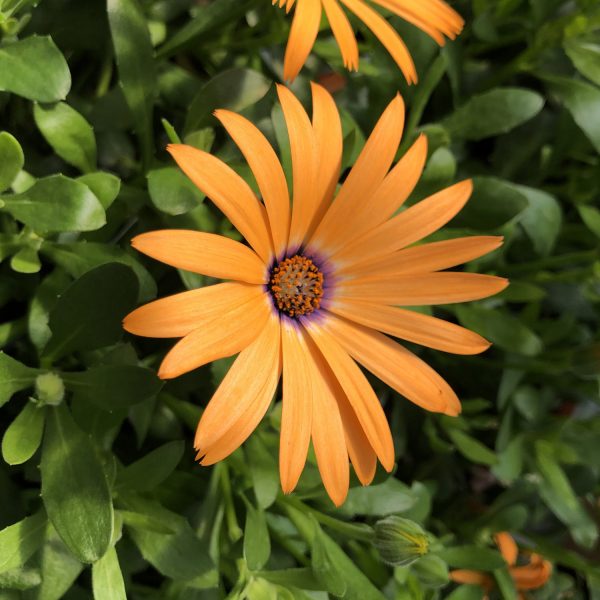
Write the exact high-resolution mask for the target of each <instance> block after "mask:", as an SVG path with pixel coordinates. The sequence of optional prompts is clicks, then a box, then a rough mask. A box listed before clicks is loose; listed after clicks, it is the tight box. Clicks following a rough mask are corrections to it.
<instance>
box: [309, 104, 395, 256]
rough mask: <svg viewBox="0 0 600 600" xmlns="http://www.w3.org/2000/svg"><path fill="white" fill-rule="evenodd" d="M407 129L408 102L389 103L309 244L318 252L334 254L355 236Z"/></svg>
mask: <svg viewBox="0 0 600 600" xmlns="http://www.w3.org/2000/svg"><path fill="white" fill-rule="evenodd" d="M403 127H404V101H403V100H402V98H401V97H400V96H399V95H396V97H395V98H394V99H393V100H392V101H391V102H390V103H389V105H388V106H387V108H386V109H385V111H384V112H383V114H382V115H381V117H380V118H379V121H378V122H377V124H376V125H375V128H374V129H373V131H372V133H371V135H370V136H369V139H368V140H367V142H366V144H365V146H364V148H363V149H362V151H361V153H360V155H359V157H358V158H357V159H356V162H355V163H354V167H352V170H351V171H350V173H349V174H348V177H347V178H346V180H345V181H344V184H343V185H342V187H341V189H340V191H339V193H338V195H337V198H336V199H335V200H334V202H333V204H332V205H331V207H330V208H329V210H328V211H327V213H326V214H325V216H324V217H323V220H322V221H321V223H320V224H319V226H318V227H317V230H316V232H315V234H314V235H313V237H312V239H311V241H310V242H309V244H310V246H311V247H315V249H317V250H326V251H327V252H328V253H331V252H333V251H334V250H335V249H336V248H339V247H340V246H342V245H343V244H344V242H345V241H347V240H348V238H350V237H352V236H353V235H354V225H355V223H360V216H361V215H362V209H363V206H364V205H368V198H369V197H370V196H371V195H372V193H373V190H376V189H377V188H378V187H379V185H380V184H381V182H382V181H383V179H384V177H385V175H386V174H387V172H388V170H389V168H390V165H391V164H392V161H393V160H394V156H395V154H396V150H397V149H398V144H399V143H400V138H401V137H402V130H403Z"/></svg>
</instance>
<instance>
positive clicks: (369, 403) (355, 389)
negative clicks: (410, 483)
mask: <svg viewBox="0 0 600 600" xmlns="http://www.w3.org/2000/svg"><path fill="white" fill-rule="evenodd" d="M331 318H332V319H333V318H334V317H333V315H331ZM330 320H331V319H330V318H329V316H328V318H327V321H330ZM307 331H308V333H309V334H310V336H311V338H312V339H313V341H314V342H315V343H316V345H317V346H318V348H319V350H320V351H321V353H322V354H323V356H324V358H325V360H326V361H327V363H328V364H329V367H330V368H331V370H332V372H333V374H334V375H335V377H336V379H337V380H338V382H339V384H340V386H341V388H342V389H343V390H344V393H345V394H346V396H347V398H348V401H349V402H350V405H351V406H352V408H353V410H354V412H355V414H356V416H357V418H358V420H359V422H360V424H361V426H362V428H363V430H364V432H365V435H366V437H367V439H368V440H369V443H370V444H371V447H372V448H373V450H374V451H375V453H376V454H377V457H378V458H379V460H380V461H381V464H382V465H383V466H384V468H385V469H386V470H387V471H391V470H392V468H393V466H394V442H393V440H392V434H391V432H390V427H389V425H388V422H387V420H386V418H385V414H384V412H383V408H382V407H381V404H380V402H379V399H378V398H377V396H376V395H375V392H374V391H373V388H372V387H371V386H370V384H369V382H368V381H367V378H366V377H365V376H364V375H363V373H362V371H361V370H360V369H359V367H358V366H357V364H356V363H355V362H354V361H353V360H352V359H351V358H350V356H348V353H347V352H346V351H345V350H344V349H343V348H342V346H340V344H339V343H338V341H336V337H337V332H335V333H334V335H331V334H330V333H329V332H328V331H326V330H324V329H323V328H322V327H321V326H320V325H318V324H317V323H316V322H315V321H312V322H310V323H309V324H308V326H307ZM315 420H318V419H313V422H314V421H315Z"/></svg>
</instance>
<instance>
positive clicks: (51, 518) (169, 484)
mask: <svg viewBox="0 0 600 600" xmlns="http://www.w3.org/2000/svg"><path fill="white" fill-rule="evenodd" d="M451 4H452V5H453V6H454V7H455V8H456V9H457V10H458V11H459V12H460V13H461V14H462V15H463V16H464V17H465V20H466V27H465V30H464V31H463V33H462V34H461V35H460V36H459V37H458V39H457V40H455V41H453V42H449V43H448V44H447V45H446V46H445V47H444V48H443V49H439V48H438V46H437V45H436V44H434V43H433V42H432V41H431V40H430V39H429V38H428V37H427V36H426V35H425V34H423V33H421V32H419V31H417V30H416V29H415V28H414V27H412V26H410V25H408V24H406V23H405V22H404V21H402V20H401V19H400V18H398V17H396V16H393V15H392V14H391V13H385V16H386V18H388V19H389V22H390V23H391V24H392V25H393V26H394V27H395V28H397V30H398V31H399V32H400V33H401V35H402V37H403V39H404V41H405V42H406V44H407V46H408V48H409V49H410V51H411V53H412V54H413V56H414V59H415V63H416V65H417V69H418V71H419V77H420V83H419V84H418V85H416V86H411V87H408V86H406V85H405V82H404V81H403V79H402V77H401V75H400V73H399V72H398V70H397V68H396V67H395V65H394V63H393V62H392V61H391V59H390V58H389V56H388V55H387V53H386V52H385V51H384V50H383V49H382V47H381V45H380V44H379V43H378V42H377V41H376V40H375V39H374V37H373V36H371V34H370V33H369V32H368V31H367V30H366V29H365V28H362V27H361V25H360V24H359V23H358V22H356V21H353V26H356V27H358V28H359V29H360V31H361V34H362V35H361V40H360V53H361V63H360V69H359V71H358V72H356V73H348V72H346V71H345V70H344V68H343V63H342V59H341V57H340V55H339V53H338V51H337V47H336V44H335V42H334V39H333V36H332V32H331V30H330V29H329V26H328V25H327V22H326V20H323V22H322V26H321V31H320V33H319V38H318V41H317V44H316V45H315V48H314V50H313V52H312V54H311V56H310V58H309V60H308V61H307V64H306V66H305V68H304V69H303V70H302V72H301V74H300V76H299V77H298V79H297V80H296V81H295V82H294V84H293V85H292V89H293V91H294V92H295V93H296V94H297V96H298V97H299V99H300V100H301V101H302V102H303V104H304V106H305V107H307V108H309V107H310V89H309V81H320V82H321V83H324V84H327V82H328V81H331V78H330V76H331V74H332V73H333V74H334V75H336V76H338V77H341V79H340V80H339V81H340V87H339V89H338V90H337V91H336V92H335V95H334V98H335V101H336V104H337V106H338V108H339V109H340V112H341V115H342V121H343V134H344V145H345V147H344V154H343V159H342V163H343V169H344V170H346V169H348V168H349V167H351V166H352V164H353V163H354V161H355V160H356V158H357V156H358V155H359V153H360V150H361V148H362V146H363V144H364V140H365V138H366V137H367V136H368V134H369V132H370V130H371V129H372V127H373V125H374V124H375V122H376V120H377V118H378V116H379V115H380V113H381V111H382V109H383V108H384V107H385V106H386V105H387V103H388V102H389V101H390V100H391V98H392V97H393V95H394V94H395V93H396V92H397V91H399V92H400V93H401V94H402V96H403V98H404V100H405V103H406V108H407V114H406V124H405V132H404V138H403V141H402V145H401V149H400V152H399V154H398V157H397V158H399V157H400V156H401V154H402V153H403V152H405V151H406V149H407V148H408V147H409V146H410V144H411V143H412V142H413V141H414V139H416V136H417V135H418V134H420V133H425V134H426V135H427V139H428V156H427V162H426V165H425V169H424V172H423V176H422V178H421V180H420V182H419V183H418V185H417V187H416V189H415V191H414V193H413V194H412V196H411V198H409V200H408V204H409V205H411V204H413V203H414V202H416V201H418V200H420V199H422V198H424V197H426V196H427V195H429V194H432V193H434V192H436V191H438V190H440V189H442V188H443V187H445V186H447V185H450V184H452V183H455V182H457V181H460V180H464V179H467V178H472V179H473V182H474V192H473V195H472V198H471V199H470V200H469V202H468V203H467V205H466V207H465V209H464V210H463V211H462V212H461V213H460V214H459V215H457V216H456V217H455V218H454V219H453V220H452V221H451V222H450V223H449V225H448V226H447V227H446V228H445V229H444V230H442V231H441V232H438V233H436V234H435V235H434V236H432V240H442V239H449V238H454V237H459V236H462V235H501V236H503V237H504V244H503V246H502V247H501V248H499V249H498V250H496V251H495V252H493V253H492V254H490V255H488V256H485V257H483V258H481V259H478V260H476V261H473V262H471V263H469V264H468V265H467V266H466V267H465V269H466V270H467V271H471V272H482V273H492V274H497V275H501V276H505V277H508V278H510V280H511V285H510V287H509V288H508V289H507V290H505V291H504V292H502V293H501V294H499V295H497V296H495V297H493V298H490V299H487V300H483V301H480V302H476V303H471V304H462V305H448V306H443V307H435V308H433V309H432V310H431V313H432V314H434V315H435V316H439V317H442V318H445V319H448V320H451V321H454V322H456V323H459V324H461V325H463V326H465V327H468V328H470V329H472V330H474V331H476V332H478V333H480V334H481V335H483V336H484V337H486V338H487V339H488V340H489V341H490V342H492V343H493V346H492V347H491V348H490V350H488V351H487V352H486V353H485V354H482V355H479V356H454V355H450V354H446V353H442V352H437V351H433V350H429V349H425V348H414V349H413V350H414V351H415V352H416V353H417V354H418V355H419V356H420V357H422V358H423V359H424V360H425V361H426V362H427V363H429V364H431V366H432V367H433V368H435V369H436V370H437V371H438V372H439V373H440V374H441V375H442V376H443V377H444V378H445V379H446V380H447V381H448V382H449V383H450V385H451V386H452V387H453V388H454V389H455V390H456V392H457V394H458V396H459V398H460V399H461V401H462V405H463V412H462V414H461V415H460V417H458V418H450V417H446V416H442V415H435V414H427V413H425V412H423V411H422V410H420V409H416V408H415V407H413V406H411V405H410V404H409V403H408V402H407V401H406V400H405V399H403V398H401V397H399V396H398V395H397V394H395V393H393V392H392V391H391V390H390V389H389V388H388V387H386V386H385V385H384V384H382V383H381V382H377V381H375V380H374V379H373V380H372V382H373V385H374V386H375V391H376V393H377V395H378V397H379V398H380V399H381V401H382V404H383V406H384V409H385V411H386V414H387V416H388V418H389V421H390V424H391V427H392V431H393V435H394V441H395V447H396V453H397V455H396V459H397V460H396V463H397V468H396V470H395V472H393V473H391V474H387V473H384V472H383V470H382V469H380V470H378V471H377V473H376V475H375V479H374V482H373V483H372V484H371V485H370V486H368V487H362V486H360V485H359V483H358V482H357V481H356V480H355V479H354V478H353V479H352V481H351V489H350V492H349V494H348V498H347V500H346V502H345V503H344V505H343V506H341V507H340V508H338V509H336V508H334V507H333V505H332V504H331V502H330V501H329V500H328V498H327V496H326V494H325V492H324V491H323V488H322V484H321V482H320V476H319V472H318V468H317V465H316V461H315V457H314V455H313V453H312V452H311V453H310V454H309V458H308V463H307V467H306V469H305V472H304V473H303V475H302V477H301V479H300V482H299V485H298V488H297V490H296V492H294V493H293V494H292V495H291V496H284V495H283V494H282V493H281V491H280V484H279V476H278V448H279V445H278V444H279V442H278V433H279V427H280V409H281V407H280V404H279V400H280V398H281V395H280V392H278V396H277V398H276V404H275V405H274V407H272V409H271V410H270V412H269V413H268V415H267V417H266V418H265V420H264V421H263V422H262V423H261V424H260V425H259V427H258V429H257V431H256V432H254V434H253V435H252V436H250V438H249V439H248V440H247V441H246V442H245V443H244V445H243V447H242V448H241V449H240V450H238V451H236V452H235V453H234V454H233V455H231V456H230V457H229V458H228V459H226V460H225V461H223V462H221V463H219V464H217V465H215V466H214V467H211V468H205V467H201V466H199V465H198V464H197V463H196V462H194V456H195V454H194V450H193V448H192V445H193V443H192V442H193V436H194V429H195V427H196V424H197V421H198V418H199V417H200V415H201V413H202V410H203V408H204V407H205V406H206V403H207V402H208V400H209V399H210V397H211V395H212V393H213V392H214V390H215V389H216V386H217V385H218V383H219V381H221V379H222V377H223V376H224V373H225V372H226V370H227V369H228V367H229V365H230V361H229V360H224V361H220V362H218V363H217V364H215V365H213V366H212V367H206V368H202V369H200V370H198V371H196V372H194V373H192V374H190V375H187V376H185V377H181V378H178V379H177V380H173V381H168V382H161V381H160V380H159V379H158V378H157V376H156V372H157V368H158V365H159V364H160V361H161V359H162V357H163V356H164V354H165V352H166V351H167V349H168V348H169V347H170V345H171V343H172V340H156V339H144V338H136V337H133V336H130V335H129V334H126V333H125V332H124V331H123V329H122V319H123V317H124V316H125V315H126V314H127V313H128V312H129V311H130V310H132V309H133V308H135V307H136V306H138V305H139V304H141V303H144V302H147V301H150V300H152V299H153V298H155V297H156V296H157V295H159V296H160V297H162V296H167V295H169V294H173V293H177V292H181V291H184V289H186V288H188V289H192V288H194V287H198V286H201V285H206V284H211V283H213V280H212V279H210V278H206V277H202V276H196V275H195V274H192V273H187V272H183V271H180V272H177V271H176V270H174V269H167V268H165V267H164V265H161V264H159V263H157V262H155V261H151V260H149V259H147V258H146V257H144V256H142V255H141V254H139V253H137V252H135V251H134V250H132V249H131V247H130V244H129V242H130V240H131V238H133V237H134V236H136V235H138V234H140V233H143V232H146V231H151V230H157V229H164V228H183V229H197V230H202V231H207V232H214V233H219V234H224V235H227V236H230V237H234V238H238V239H239V236H238V234H237V232H235V231H234V230H233V228H232V227H231V224H230V223H229V222H228V221H227V220H226V219H225V218H224V217H223V215H222V214H221V213H220V212H219V211H218V210H217V209H216V208H215V206H214V205H213V204H212V202H211V201H210V198H205V197H204V195H203V194H202V193H201V192H200V191H199V190H198V189H197V188H196V187H195V186H194V185H193V184H192V183H191V182H190V181H189V179H188V178H187V177H185V176H184V175H183V174H182V173H181V171H180V170H179V169H178V168H177V167H176V166H175V164H174V162H173V160H172V159H171V157H170V156H169V155H168V153H166V152H165V147H166V145H167V143H169V142H171V143H179V142H183V143H187V144H190V145H193V146H195V147H197V148H199V149H201V150H204V151H207V152H211V153H213V154H215V155H216V156H218V157H219V158H221V159H223V160H224V161H226V162H227V163H228V164H229V165H231V166H232V168H234V170H236V171H237V172H238V173H239V174H240V175H241V176H242V177H243V178H244V179H245V180H246V181H247V183H248V184H249V185H250V186H251V187H252V188H253V189H254V190H256V191H257V186H256V182H255V180H254V178H253V176H252V174H251V173H250V171H249V169H248V167H247V165H246V163H245V162H244V161H243V160H242V156H241V154H240V152H239V150H238V149H237V147H236V146H235V144H233V143H232V142H231V140H230V139H229V138H228V136H227V135H225V133H224V131H223V129H222V127H221V126H220V125H219V123H218V121H217V120H216V119H215V118H214V116H213V114H212V113H213V111H214V110H215V109H218V108H226V109H229V110H233V111H236V112H241V113H242V114H244V115H245V116H246V117H248V118H249V119H250V120H251V121H252V122H253V123H256V124H257V125H258V127H259V128H260V129H261V130H262V131H263V132H264V133H265V135H266V136H267V137H268V139H269V140H270V141H271V142H272V144H273V145H274V147H275V148H276V150H277V151H278V153H279V155H280V156H281V157H282V162H283V166H284V170H285V172H286V176H287V177H288V181H289V182H290V183H291V157H290V146H289V140H288V134H287V131H286V128H285V125H284V121H283V115H282V111H281V108H280V107H279V105H278V104H277V102H276V94H275V92H274V83H276V82H281V76H282V58H283V49H284V44H285V42H286V40H287V36H288V33H289V24H290V22H291V15H288V16H286V15H285V11H284V10H280V9H278V8H277V7H272V6H271V3H270V2H265V1H264V0H260V1H259V0H243V1H240V0H210V1H209V2H196V1H195V0H172V1H171V0H170V1H164V0H108V2H104V1H102V0H90V1H89V2H88V1H86V2H81V1H80V2H77V1H76V0H0V121H1V123H2V127H1V129H2V131H0V273H1V276H0V314H1V315H2V317H1V319H0V435H1V436H2V448H1V449H2V460H1V461H0V598H2V599H4V598H6V599H7V600H13V599H15V600H17V599H20V598H24V599H25V600H59V599H60V598H63V597H64V598H66V599H67V600H69V599H72V600H76V599H77V598H94V599H95V600H123V599H125V598H131V599H132V600H222V599H225V598H227V600H244V599H248V600H262V599H263V598H264V599H269V600H275V599H279V598H281V599H283V600H325V599H326V598H328V597H341V598H345V599H349V600H352V599H356V600H371V599H373V600H381V599H383V598H389V599H392V598H394V599H400V600H442V599H448V600H481V598H483V595H484V592H483V590H482V589H481V588H480V587H478V586H472V585H457V584H455V583H453V582H452V581H451V571H452V570H453V569H473V570H481V571H484V572H486V573H487V574H488V575H489V576H490V578H492V579H493V580H494V581H495V585H496V589H495V590H494V591H493V594H496V596H492V597H494V598H495V597H498V598H504V599H505V600H512V599H514V598H516V597H517V596H516V593H517V590H515V588H514V584H513V581H512V579H511V577H510V574H509V571H508V569H507V567H506V564H505V562H504V560H503V558H502V556H501V555H500V553H499V551H498V550H497V548H496V547H495V545H494V543H493V537H492V536H493V534H495V533H497V532H499V531H507V530H508V531H510V532H512V533H513V534H514V535H515V537H516V539H517V541H518V543H519V545H520V547H521V548H522V549H523V550H524V551H536V552H539V553H541V554H542V555H543V556H544V557H545V558H547V559H548V560H550V561H551V562H552V563H553V565H554V571H553V575H552V578H551V579H550V581H549V582H548V584H547V586H545V587H544V588H543V589H541V590H537V591H535V592H531V595H530V597H531V598H532V599H533V598H537V599H538V600H551V599H552V600H553V599H554V598H563V597H564V598H574V599H576V600H579V599H583V598H588V597H589V598H592V599H597V598H600V569H599V568H598V543H599V542H598V523H599V522H600V520H599V519H600V514H599V506H600V504H599V497H600V469H599V467H598V461H597V457H598V455H599V454H600V396H599V390H600V337H599V333H598V332H599V331H600V327H599V325H600V316H599V315H600V313H599V310H598V306H599V304H600V204H599V201H598V199H599V198H600V154H599V153H600V11H599V9H598V6H597V4H598V3H597V2H596V1H595V0H573V1H567V0H531V1H529V2H525V1H522V0H521V1H519V0H456V1H454V2H451ZM365 200H367V199H365ZM223 418H224V419H226V418H227V415H224V416H223ZM390 523H392V524H393V525H394V527H396V529H394V530H393V531H391V530H390V531H391V534H390V536H388V537H389V539H388V537H386V536H385V535H384V536H383V537H384V542H385V544H384V545H385V550H386V552H387V551H389V553H388V554H386V556H388V559H387V560H388V562H394V564H395V565H396V566H395V567H394V566H391V565H389V564H386V562H384V561H382V556H383V554H379V553H378V551H377V548H376V547H375V545H374V540H375V536H376V533H377V531H378V529H379V530H380V529H381V527H383V526H385V525H386V524H390ZM382 524H383V525H382ZM385 533H386V534H387V533H390V532H389V531H387V530H386V532H385ZM392 534H393V535H392ZM380 535H381V531H380ZM399 535H404V537H402V547H399V545H398V540H399V539H400V538H398V536H399ZM415 535H418V536H423V539H421V538H419V540H420V541H421V542H423V544H422V545H418V544H416V545H415ZM394 536H395V537H394ZM407 536H408V537H407ZM411 536H412V537H411ZM423 540H425V542H424V541H423ZM380 541H381V540H380ZM381 548H383V546H382V545H380V550H381ZM424 549H425V550H424ZM422 550H424V551H423V552H421V551H422ZM394 552H395V554H394ZM425 552H426V553H425ZM392 554H393V556H395V557H396V559H397V560H395V561H393V560H391V559H390V558H389V556H392Z"/></svg>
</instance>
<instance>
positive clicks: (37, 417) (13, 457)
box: [2, 401, 45, 465]
mask: <svg viewBox="0 0 600 600" xmlns="http://www.w3.org/2000/svg"><path fill="white" fill-rule="evenodd" d="M44 416H45V411H44V409H43V408H41V407H39V406H37V405H36V404H35V403H33V402H31V401H29V402H27V404H25V406H24V407H23V410H22V411H21V412H20V413H19V414H18V415H17V417H16V418H15V420H14V421H13V422H12V423H11V424H10V425H9V426H8V429H7V430H6V432H5V433H4V437H3V438H2V457H3V458H4V460H5V461H6V462H7V463H8V464H9V465H20V464H22V463H24V462H26V461H28V460H29V459H30V458H31V457H32V456H33V455H34V454H35V451H36V450H37V449H38V448H39V446H40V443H41V442H42V434H43V432H44Z"/></svg>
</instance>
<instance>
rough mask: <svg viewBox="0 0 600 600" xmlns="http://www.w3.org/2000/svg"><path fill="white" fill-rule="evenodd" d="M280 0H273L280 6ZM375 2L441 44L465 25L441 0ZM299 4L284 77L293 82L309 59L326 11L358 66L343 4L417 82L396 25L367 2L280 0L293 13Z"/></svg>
mask: <svg viewBox="0 0 600 600" xmlns="http://www.w3.org/2000/svg"><path fill="white" fill-rule="evenodd" d="M277 1H278V0H272V3H273V4H276V3H277ZM373 3H375V4H379V6H381V7H383V8H385V9H387V10H389V11H390V12H392V13H394V14H396V15H398V16H399V17H401V18H402V19H404V20H405V21H407V22H409V23H412V24H413V25H415V26H416V27H418V28H419V29H421V30H422V31H424V32H425V33H426V34H428V35H429V36H431V37H432V38H433V39H434V40H435V41H436V42H437V43H438V44H439V45H440V46H443V45H444V43H445V37H444V36H446V37H448V38H450V39H454V38H455V37H456V36H457V35H458V34H459V33H460V32H461V31H462V28H463V25H464V21H463V19H462V17H461V16H460V15H459V14H458V13H457V12H456V11H454V10H453V9H452V8H450V7H449V6H448V5H447V4H446V3H445V2H443V1H442V0H373ZM294 4H295V5H296V8H295V12H294V18H293V20H292V27H291V30H290V37H289V39H288V43H287V47H286V50H285V58H284V63H283V76H284V79H286V80H287V81H293V80H294V79H295V78H296V76H297V75H298V73H299V72H300V69H301V68H302V65H303V64H304V63H305V62H306V59H307V58H308V55H309V54H310V51H311V50H312V47H313V45H314V43H315V40H316V39H317V34H318V32H319V25H320V23H321V15H322V11H323V10H324V11H325V15H326V16H327V20H328V21H329V25H330V27H331V30H332V32H333V35H334V37H335V39H336V41H337V44H338V46H339V48H340V52H341V54H342V59H343V61H344V66H345V67H346V68H348V69H349V70H351V71H356V70H358V44H357V42H356V36H355V35H354V31H353V30H352V26H351V25H350V22H349V21H348V17H347V16H346V14H345V13H344V11H343V10H342V6H341V5H343V6H345V7H346V8H347V9H348V10H349V11H350V12H351V13H353V14H354V15H355V16H356V17H357V18H358V19H359V20H361V21H362V22H363V23H364V24H365V25H366V26H367V27H368V28H369V29H370V30H371V31H372V32H373V34H374V35H375V36H376V37H377V38H378V39H379V41H380V42H381V43H382V44H383V46H384V47H385V49H386V50H387V51H388V52H389V53H390V55H391V57H392V58H393V59H394V60H395V61H396V64H397V65H398V66H399V67H400V70H401V71H402V73H403V74H404V77H405V78H406V81H407V82H408V83H416V82H417V79H418V77H417V71H416V69H415V65H414V63H413V60H412V58H411V55H410V52H409V51H408V49H407V47H406V45H405V44H404V42H403V41H402V39H401V38H400V36H399V35H398V33H397V32H396V31H395V29H394V28H393V27H392V26H391V25H390V24H389V22H388V21H387V20H386V19H384V18H383V17H382V16H381V15H380V14H379V13H377V12H376V11H375V10H373V8H372V7H371V5H370V4H369V3H368V2H365V1H364V0H339V1H338V0H279V6H280V8H281V7H283V6H285V9H286V12H289V11H290V10H291V9H292V7H293V6H294Z"/></svg>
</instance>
